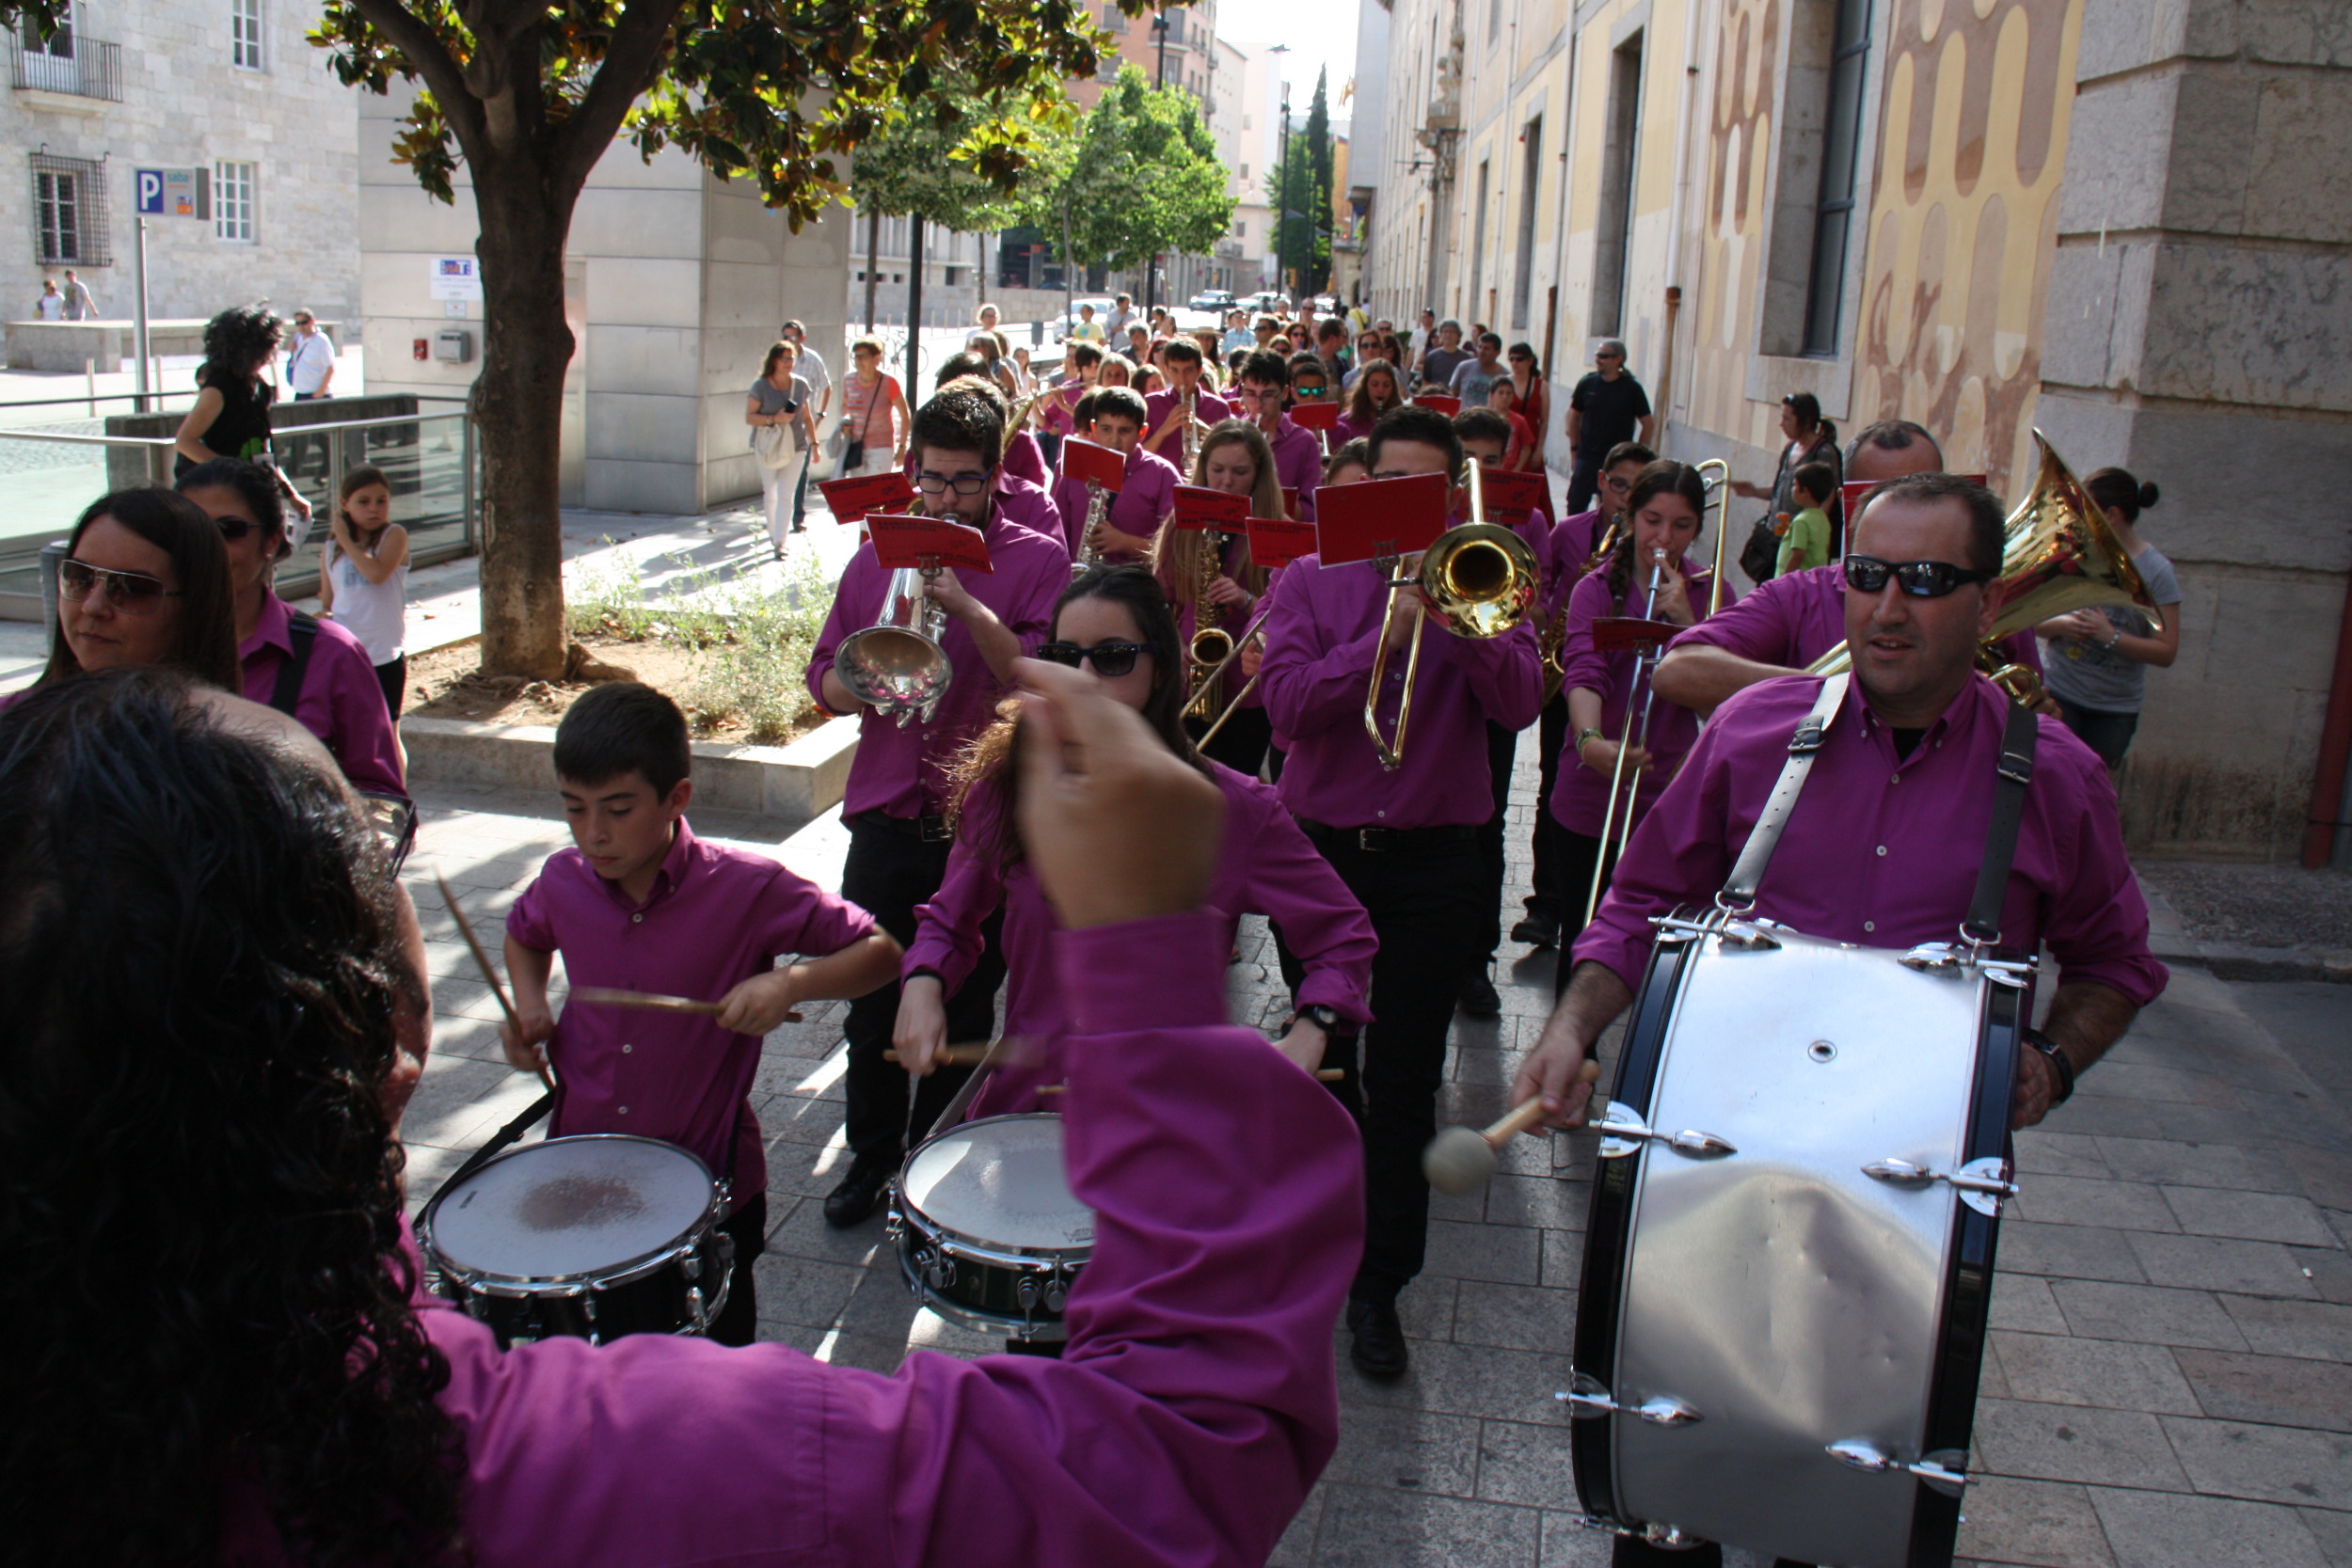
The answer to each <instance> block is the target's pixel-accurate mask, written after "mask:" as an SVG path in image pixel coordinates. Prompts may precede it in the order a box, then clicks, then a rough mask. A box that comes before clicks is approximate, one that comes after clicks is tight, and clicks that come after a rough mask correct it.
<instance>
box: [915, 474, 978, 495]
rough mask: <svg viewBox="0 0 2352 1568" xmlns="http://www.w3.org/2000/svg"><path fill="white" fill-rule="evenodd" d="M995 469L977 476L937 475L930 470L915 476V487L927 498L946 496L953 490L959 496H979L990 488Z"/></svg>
mask: <svg viewBox="0 0 2352 1568" xmlns="http://www.w3.org/2000/svg"><path fill="white" fill-rule="evenodd" d="M993 472H994V470H993V469H984V470H982V471H981V472H979V473H977V474H935V473H932V472H931V471H930V469H929V468H926V469H924V470H923V471H922V472H920V473H918V474H916V475H915V476H914V487H915V488H916V489H918V490H920V491H922V492H923V494H925V495H927V496H944V495H946V493H947V492H948V491H949V490H953V491H954V492H955V493H956V494H957V495H959V496H977V495H978V494H979V493H980V492H981V491H983V490H985V489H987V488H988V476H989V474H990V473H993Z"/></svg>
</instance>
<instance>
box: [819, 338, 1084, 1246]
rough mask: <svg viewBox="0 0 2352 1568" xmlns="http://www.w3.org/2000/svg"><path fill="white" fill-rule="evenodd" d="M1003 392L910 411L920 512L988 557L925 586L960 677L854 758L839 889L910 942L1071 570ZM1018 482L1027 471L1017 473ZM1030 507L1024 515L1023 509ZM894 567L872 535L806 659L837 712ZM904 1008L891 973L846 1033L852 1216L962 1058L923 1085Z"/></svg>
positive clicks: (979, 1021)
mask: <svg viewBox="0 0 2352 1568" xmlns="http://www.w3.org/2000/svg"><path fill="white" fill-rule="evenodd" d="M1004 419H1005V417H1004V404H1003V400H1002V399H1000V398H998V397H997V396H996V394H995V390H994V388H991V387H989V386H987V385H986V384H985V383H982V382H977V381H971V380H965V381H958V382H954V383H951V384H950V385H949V386H947V387H946V388H943V389H941V390H940V391H939V392H938V393H936V394H934V395H933V396H932V398H931V400H930V402H929V403H926V404H923V406H922V407H921V408H919V409H917V410H916V411H915V416H914V434H913V436H912V439H913V441H914V451H915V455H916V460H917V468H916V473H915V488H916V490H917V492H918V493H919V495H920V498H921V504H922V506H923V508H924V510H925V511H927V512H929V513H930V514H931V515H934V516H942V517H952V518H954V519H956V520H957V521H959V522H961V523H965V524H968V525H969V526H971V527H974V528H977V529H978V530H980V531H981V534H982V536H983V537H984V538H985V540H986V542H987V545H988V553H989V563H990V565H991V566H992V567H993V570H992V571H990V572H986V573H975V574H974V575H973V576H972V578H971V580H970V582H969V583H968V584H967V583H966V582H965V581H964V580H962V579H961V578H959V576H958V575H957V573H956V572H955V571H954V569H953V568H946V569H943V570H942V571H941V572H940V573H939V575H938V577H937V578H935V579H934V580H933V582H932V584H931V588H930V598H931V601H932V602H933V603H934V604H936V605H937V606H938V607H939V608H940V609H941V610H944V611H946V616H947V625H946V632H945V634H944V636H943V638H942V642H941V645H942V646H943V647H944V648H945V649H946V654H947V657H948V659H949V661H950V663H951V664H952V665H953V667H954V678H953V681H952V683H951V684H950V685H949V687H948V689H947V693H946V697H945V698H943V699H942V700H941V702H940V704H939V705H938V707H937V709H936V710H934V712H933V713H932V715H931V717H930V720H929V721H922V720H920V719H917V720H914V721H910V722H909V723H907V724H906V725H905V726H904V727H901V726H900V725H899V724H898V722H897V721H896V720H895V719H894V718H892V717H889V716H885V715H884V714H882V712H880V711H879V710H874V709H866V710H865V711H864V712H863V713H862V718H863V721H864V727H863V729H862V730H861V732H860V738H859V741H858V749H857V757H856V759H855V760H854V761H853V762H852V763H851V764H850V780H849V785H848V788H847V790H846V792H845V794H844V796H843V799H842V802H841V819H842V821H843V823H844V824H845V825H846V826H847V827H848V828H849V830H850V849H849V857H848V859H847V861H846V862H845V863H844V864H843V867H842V873H841V895H842V896H843V897H844V898H847V899H848V900H850V902H851V903H853V904H855V905H857V906H858V907H859V908H861V909H864V910H866V911H868V912H869V913H871V914H872V915H873V916H874V918H875V920H876V921H878V922H879V923H880V924H881V926H882V929H884V930H885V931H888V932H889V933H890V934H891V936H893V937H894V938H896V939H897V940H898V942H899V943H900V944H901V945H903V944H904V943H906V942H910V941H912V940H914V911H915V907H916V906H917V905H919V904H920V903H922V902H923V900H924V899H926V898H929V897H930V895H932V894H933V893H935V892H937V891H938V889H939V879H940V878H941V877H942V876H943V875H944V874H945V873H946V869H947V850H948V839H949V833H948V829H947V822H946V810H945V808H946V802H947V800H948V798H949V794H950V789H951V781H950V776H949V769H950V768H951V767H952V766H953V764H954V761H955V756H956V753H957V752H959V751H960V750H961V748H962V746H963V744H964V743H965V742H966V741H968V740H970V739H971V738H972V736H975V735H977V734H978V733H979V732H980V731H981V730H982V729H984V728H986V727H987V725H988V723H989V721H990V719H991V717H992V715H993V713H994V712H995V709H996V703H997V700H998V699H999V698H1000V697H1002V696H1003V695H1004V694H1005V692H1006V691H1007V689H1009V687H1010V684H1011V681H1012V665H1013V660H1014V659H1016V658H1018V657H1021V656H1022V655H1023V654H1024V653H1025V652H1026V651H1027V650H1029V649H1030V648H1034V647H1035V646H1036V645H1037V644H1038V643H1039V642H1040V641H1043V640H1044V636H1045V626H1046V622H1047V620H1048V619H1049V618H1050V616H1051V614H1052V612H1053V605H1054V600H1055V598H1056V597H1057V595H1059V594H1060V593H1061V591H1062V589H1063V588H1064V587H1066V586H1067V585H1068V584H1069V581H1070V551H1069V549H1068V547H1067V546H1065V545H1064V544H1063V542H1062V541H1063V535H1062V530H1061V519H1060V516H1059V515H1057V513H1056V512H1055V511H1054V508H1053V501H1052V499H1050V498H1048V497H1046V496H1044V495H1043V494H1042V493H1041V492H1040V493H1038V494H1037V495H1036V496H1035V497H1034V502H1035V506H1034V508H1032V507H1031V506H1030V505H1029V504H1028V503H1029V502H1030V500H1031V498H1029V497H1027V496H1024V495H1021V494H1018V493H1014V492H1009V491H1007V490H1005V489H1003V488H1002V487H1001V486H1000V484H999V480H1000V478H1001V469H1000V467H999V461H1000V459H1001V456H1002V443H1003V440H1004V435H1005V424H1004ZM1012 483H1017V482H1012ZM1023 513H1025V514H1026V515H1025V516H1023V515H1017V514H1023ZM890 580H891V574H890V572H889V570H888V569H887V568H885V567H884V566H883V565H882V562H881V561H880V559H879V558H878V557H877V556H876V555H875V552H874V542H873V541H872V540H871V539H867V540H866V541H865V542H863V543H861V544H860V545H859V546H858V549H857V554H856V555H854V556H852V557H851V558H850V564H849V565H848V567H846V568H845V569H844V570H843V572H842V574H841V584H840V588H839V590H838V591H837V592H836V593H835V594H834V602H833V612H832V614H830V615H829V616H828V617H827V618H826V620H825V626H824V629H823V630H822V631H821V632H819V633H818V638H817V646H816V648H815V650H814V651H813V652H812V653H811V655H810V657H809V662H808V688H809V690H810V692H811V693H812V694H813V695H814V696H815V697H816V698H817V700H818V702H819V703H821V704H822V705H824V706H825V707H826V708H828V709H829V710H831V711H832V712H834V713H857V712H860V710H861V705H860V703H859V702H858V700H857V698H856V697H855V696H854V695H853V694H852V693H851V692H850V689H849V688H848V687H846V686H844V685H843V684H842V683H841V677H840V676H839V675H838V674H836V673H834V655H835V652H836V650H838V649H839V647H840V645H841V641H842V640H843V639H844V638H846V637H848V636H849V635H850V633H851V632H853V631H857V630H859V629H861V628H863V627H865V626H870V625H872V624H873V623H874V621H875V619H876V617H877V614H878V612H880V611H882V610H883V609H884V608H885V607H884V606H883V604H882V597H883V594H884V591H885V589H886V587H887V585H888V584H889V582H890ZM1003 973H1004V970H1003V960H1002V958H997V957H995V956H993V955H991V956H990V957H988V958H984V959H983V961H982V965H981V969H980V972H979V973H977V974H975V975H974V977H973V978H972V979H971V980H970V981H968V982H966V984H965V986H964V989H963V991H962V992H961V994H960V995H959V996H958V997H957V1003H956V1010H955V1015H954V1018H953V1021H952V1022H954V1024H955V1025H956V1029H957V1036H956V1037H957V1038H959V1039H967V1040H969V1039H986V1038H988V1037H990V1035H991V1033H992V1032H993V1024H994V1022H995V1014H994V998H995V990H996V983H997V981H998V980H999V979H1001V978H1002V976H1003ZM897 1017H898V987H897V986H895V985H890V986H884V987H882V989H881V990H877V991H874V992H872V993H871V994H869V995H867V996H864V997H861V998H859V999H858V1000H857V1001H855V1002H853V1003H851V1004H850V1009H849V1016H848V1018H847V1020H846V1021H845V1022H844V1024H843V1028H842V1033H843V1034H844V1035H845V1036H847V1037H848V1039H849V1042H850V1062H849V1071H848V1078H847V1082H846V1092H847V1096H848V1101H849V1103H848V1108H847V1117H848V1128H847V1131H848V1138H849V1149H850V1168H849V1170H848V1172H847V1173H846V1174H845V1175H844V1176H843V1178H842V1180H841V1181H840V1183H839V1184H838V1185H836V1186H835V1187H834V1190H833V1192H832V1193H831V1194H830V1195H829V1196H827V1197H826V1199H825V1218H826V1220H827V1221H828V1222H830V1223H831V1224H834V1225H836V1226H851V1225H855V1224H857V1223H858V1222H859V1221H861V1220H863V1219H865V1218H866V1216H867V1215H869V1214H871V1213H872V1212H874V1207H875V1205H876V1204H877V1203H878V1202H879V1201H880V1200H881V1197H882V1184H883V1183H884V1182H885V1181H887V1180H889V1178H890V1176H891V1174H892V1173H893V1172H895V1171H896V1170H897V1169H898V1162H899V1160H900V1159H901V1158H902V1157H903V1156H904V1154H905V1152H906V1145H905V1141H904V1140H905V1139H906V1138H907V1137H908V1135H909V1134H910V1133H912V1135H913V1136H914V1137H915V1138H918V1139H919V1138H920V1137H921V1136H922V1135H923V1133H924V1132H925V1130H927V1129H928V1128H929V1127H930V1123H931V1121H932V1119H933V1118H934V1117H937V1116H938V1114H939V1112H940V1110H941V1109H942V1108H943V1107H944V1106H945V1105H946V1102H947V1101H948V1100H949V1099H950V1098H951V1097H952V1096H953V1094H954V1092H955V1090H956V1088H957V1087H959V1086H960V1079H959V1077H958V1075H957V1074H955V1073H944V1074H939V1075H935V1076H933V1077H932V1078H930V1079H928V1080H926V1081H925V1082H924V1083H923V1084H922V1085H914V1087H913V1092H914V1117H913V1122H912V1126H910V1123H909V1117H908V1099H907V1097H908V1094H909V1093H910V1085H909V1083H908V1079H907V1076H906V1073H905V1072H904V1070H903V1069H900V1068H898V1067H897V1066H895V1065H893V1064H892V1063H889V1062H886V1061H884V1060H883V1059H882V1052H883V1050H884V1049H885V1048H886V1047H887V1046H888V1045H889V1043H890V1029H891V1024H892V1022H893V1021H894V1020H895V1019H896V1018H897Z"/></svg>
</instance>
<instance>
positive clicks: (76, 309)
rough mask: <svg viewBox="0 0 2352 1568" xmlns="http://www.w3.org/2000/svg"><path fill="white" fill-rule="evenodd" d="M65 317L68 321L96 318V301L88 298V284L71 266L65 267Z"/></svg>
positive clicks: (92, 319)
mask: <svg viewBox="0 0 2352 1568" xmlns="http://www.w3.org/2000/svg"><path fill="white" fill-rule="evenodd" d="M65 319H66V320H68V321H70V322H78V321H96V320H97V319H98V301H96V300H94V299H92V298H90V295H89V285H88V284H87V283H85V282H83V281H82V279H81V277H79V276H78V275H76V274H75V272H74V270H73V269H72V267H68V268H66V269H65Z"/></svg>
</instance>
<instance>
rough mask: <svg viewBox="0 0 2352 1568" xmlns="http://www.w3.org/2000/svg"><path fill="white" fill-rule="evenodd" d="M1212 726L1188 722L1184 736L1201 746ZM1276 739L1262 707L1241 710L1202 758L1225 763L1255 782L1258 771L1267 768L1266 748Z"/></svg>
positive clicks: (1235, 712) (1204, 750) (1226, 725)
mask: <svg viewBox="0 0 2352 1568" xmlns="http://www.w3.org/2000/svg"><path fill="white" fill-rule="evenodd" d="M1208 727H1209V726H1208V724H1207V723H1206V722H1203V721H1199V720H1193V719H1187V720H1185V721H1184V733H1185V734H1186V735H1189V736H1192V738H1193V739H1194V740H1195V741H1196V742H1197V741H1199V740H1200V734H1201V732H1202V731H1203V730H1206V729H1207V728H1208ZM1273 739H1274V721H1273V720H1271V719H1268V718H1267V717H1266V713H1265V709H1263V708H1262V707H1239V708H1235V709H1234V710H1233V716H1232V718H1231V719H1228V720H1227V721H1225V727H1224V728H1223V729H1221V730H1219V731H1217V732H1216V739H1215V740H1212V741H1210V742H1209V743H1208V745H1207V746H1205V747H1203V748H1202V749H1201V750H1202V754H1203V755H1204V756H1208V757H1211V758H1214V759H1215V760H1216V761H1218V762H1221V763H1223V764H1224V765H1225V766H1226V767H1228V768H1232V770H1233V771H1234V772H1236V773H1239V774H1240V775H1241V776H1242V777H1243V778H1245V779H1254V778H1256V777H1257V776H1258V769H1259V768H1263V767H1264V766H1265V753H1266V747H1267V746H1268V745H1269V744H1270V743H1271V742H1272V741H1273Z"/></svg>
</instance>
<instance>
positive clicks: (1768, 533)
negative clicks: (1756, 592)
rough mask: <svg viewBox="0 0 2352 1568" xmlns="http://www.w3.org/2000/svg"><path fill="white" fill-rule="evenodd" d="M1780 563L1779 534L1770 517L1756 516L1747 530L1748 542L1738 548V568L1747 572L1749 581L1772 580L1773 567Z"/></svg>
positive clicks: (1761, 581)
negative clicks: (1750, 527) (1754, 522)
mask: <svg viewBox="0 0 2352 1568" xmlns="http://www.w3.org/2000/svg"><path fill="white" fill-rule="evenodd" d="M1779 564H1780V535H1779V533H1778V532H1776V531H1774V530H1773V528H1772V518H1770V517H1758V518H1757V519H1756V527H1755V528H1754V529H1752V530H1750V531H1749V533H1748V542H1747V544H1746V545H1744V546H1741V547H1740V570H1741V571H1743V572H1745V573H1747V574H1748V580H1749V581H1750V582H1756V583H1763V582H1769V581H1771V580H1772V573H1773V570H1774V568H1776V567H1777V566H1779Z"/></svg>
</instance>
